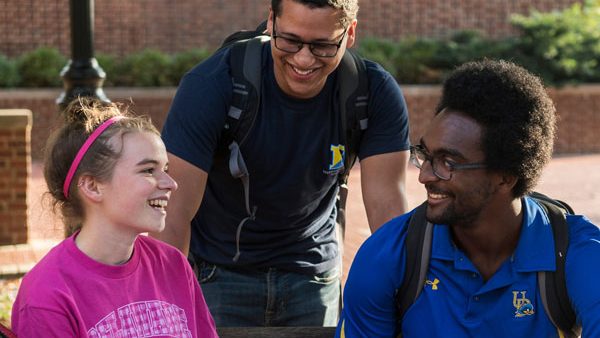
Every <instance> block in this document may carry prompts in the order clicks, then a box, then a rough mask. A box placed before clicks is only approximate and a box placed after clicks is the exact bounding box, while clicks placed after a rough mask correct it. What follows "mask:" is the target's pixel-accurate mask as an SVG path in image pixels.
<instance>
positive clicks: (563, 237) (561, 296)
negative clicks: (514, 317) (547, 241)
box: [530, 193, 581, 337]
mask: <svg viewBox="0 0 600 338" xmlns="http://www.w3.org/2000/svg"><path fill="white" fill-rule="evenodd" d="M530 196H532V197H533V198H535V199H536V200H537V201H538V202H540V204H541V205H542V207H543V208H544V209H545V211H546V214H547V215H548V218H549V220H550V224H551V226H552V233H553V236H554V247H555V250H554V251H555V259H556V271H540V272H538V284H539V289H540V296H541V298H542V303H543V305H544V309H545V310H546V313H547V314H548V317H549V318H550V321H551V322H552V323H553V324H554V326H555V327H556V328H557V329H559V330H560V331H561V332H562V333H563V335H564V337H579V336H580V334H581V326H579V325H577V317H576V314H575V311H574V310H573V307H572V305H571V301H570V300H569V294H568V290H567V285H566V278H565V263H566V259H567V248H568V246H569V227H568V224H567V220H566V217H565V212H572V209H571V207H570V206H568V205H567V204H566V203H564V202H560V201H556V200H552V199H551V198H549V197H547V196H545V195H542V194H539V193H532V194H530ZM565 206H566V207H565Z"/></svg>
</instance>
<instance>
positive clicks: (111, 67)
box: [96, 53, 119, 87]
mask: <svg viewBox="0 0 600 338" xmlns="http://www.w3.org/2000/svg"><path fill="white" fill-rule="evenodd" d="M96 60H97V61H98V65H99V66H100V68H102V70H103V71H104V73H106V78H105V79H104V84H103V85H104V86H106V87H111V86H114V85H115V81H114V79H115V77H116V74H117V70H118V68H119V65H118V62H119V61H118V60H117V58H116V57H115V56H114V55H109V54H103V53H99V54H98V55H96Z"/></svg>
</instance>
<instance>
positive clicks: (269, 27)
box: [267, 8, 275, 35]
mask: <svg viewBox="0 0 600 338" xmlns="http://www.w3.org/2000/svg"><path fill="white" fill-rule="evenodd" d="M273 15H275V14H274V13H273V9H272V8H269V17H268V18H267V33H269V35H273Z"/></svg>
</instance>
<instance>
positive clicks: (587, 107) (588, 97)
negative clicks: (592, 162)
mask: <svg viewBox="0 0 600 338" xmlns="http://www.w3.org/2000/svg"><path fill="white" fill-rule="evenodd" d="M402 88H403V92H404V95H405V98H406V102H407V104H408V108H409V118H410V132H411V140H413V141H416V140H417V139H418V138H419V137H420V136H421V135H422V134H423V132H424V128H425V127H426V126H427V124H428V123H429V120H430V119H431V117H432V114H433V111H434V109H435V106H436V104H437V101H438V100H439V94H440V86H402ZM549 93H550V95H551V97H552V98H553V100H554V102H555V104H556V107H557V110H558V112H559V130H558V138H557V140H556V145H555V151H556V153H559V154H567V153H600V138H598V137H597V133H598V130H600V114H598V111H600V85H582V86H578V87H566V88H561V89H550V90H549ZM59 94H60V90H58V89H48V90H9V91H0V108H27V109H30V110H31V111H33V131H32V140H31V144H32V156H33V158H34V159H35V160H41V159H42V154H43V149H44V146H45V142H46V139H47V138H48V135H49V134H50V132H51V130H52V129H53V128H54V127H55V126H56V125H57V124H58V123H60V122H61V117H60V115H59V114H58V109H57V106H56V104H55V99H56V98H57V97H58V95H59ZM106 94H107V96H108V97H109V98H110V99H111V100H113V101H116V102H121V103H125V104H130V105H131V106H132V109H133V111H134V112H136V113H140V114H147V115H149V116H150V117H151V118H152V120H153V121H154V123H155V124H156V126H157V127H158V128H159V129H161V128H162V125H163V123H164V120H165V117H166V113H167V111H168V110H169V106H170V104H171V100H172V98H173V96H174V95H175V89H174V88H154V89H128V88H108V89H107V90H106Z"/></svg>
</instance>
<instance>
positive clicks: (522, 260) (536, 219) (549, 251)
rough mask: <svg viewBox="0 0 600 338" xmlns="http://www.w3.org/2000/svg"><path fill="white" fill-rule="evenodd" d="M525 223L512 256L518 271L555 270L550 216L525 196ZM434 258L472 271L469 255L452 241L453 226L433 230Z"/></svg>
mask: <svg viewBox="0 0 600 338" xmlns="http://www.w3.org/2000/svg"><path fill="white" fill-rule="evenodd" d="M522 203H523V213H524V215H523V226H522V228H521V234H520V237H519V243H518V244H517V248H516V250H515V252H514V254H513V255H512V257H511V262H512V265H513V268H514V270H515V271H516V272H531V271H542V270H544V271H554V270H556V264H555V257H554V238H553V235H552V227H551V225H550V221H549V219H548V216H547V215H546V213H545V211H544V210H543V209H542V207H541V206H540V205H539V204H538V202H536V201H535V200H533V199H532V198H530V197H524V198H523V199H522ZM431 257H432V258H433V259H441V260H448V261H455V263H454V264H455V266H456V267H457V268H464V269H466V270H471V269H470V268H469V267H470V266H472V264H471V263H470V262H469V261H468V259H465V258H466V255H465V254H464V253H463V252H462V251H460V250H459V249H458V248H457V247H456V246H455V245H454V243H453V242H452V236H451V233H450V227H449V226H447V225H438V224H436V225H435V226H434V229H433V243H432V249H431Z"/></svg>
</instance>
